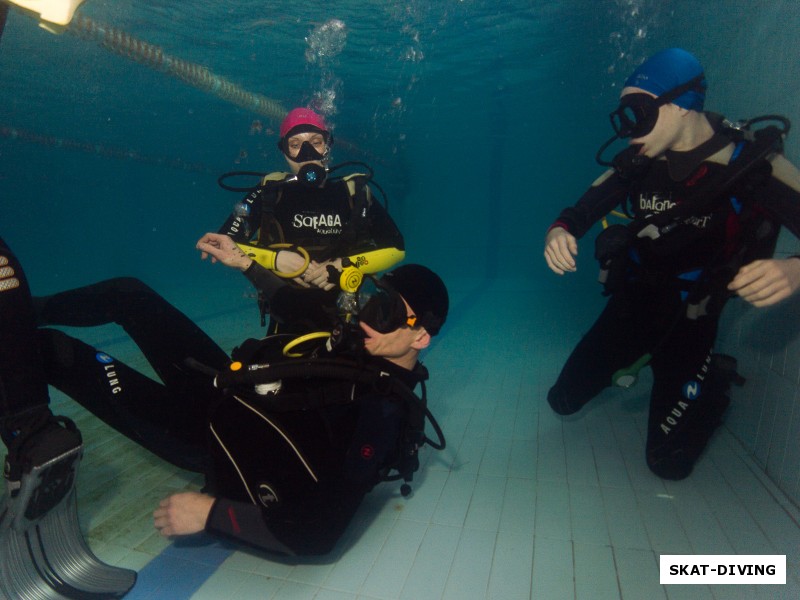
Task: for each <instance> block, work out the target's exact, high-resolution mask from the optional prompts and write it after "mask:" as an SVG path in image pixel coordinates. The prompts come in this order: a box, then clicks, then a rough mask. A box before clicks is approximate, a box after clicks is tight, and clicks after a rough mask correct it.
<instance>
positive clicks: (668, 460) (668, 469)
mask: <svg viewBox="0 0 800 600" xmlns="http://www.w3.org/2000/svg"><path fill="white" fill-rule="evenodd" d="M694 463H695V459H692V458H691V457H690V456H688V455H687V454H686V453H685V452H684V450H683V449H682V448H674V449H670V450H662V451H651V452H648V453H647V466H648V467H649V469H650V471H652V473H653V474H654V475H657V476H658V477H660V478H661V479H670V480H672V481H680V480H681V479H686V478H687V477H688V476H689V475H690V474H691V473H692V469H694Z"/></svg>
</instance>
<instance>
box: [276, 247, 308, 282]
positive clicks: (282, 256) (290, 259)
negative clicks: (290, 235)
mask: <svg viewBox="0 0 800 600" xmlns="http://www.w3.org/2000/svg"><path fill="white" fill-rule="evenodd" d="M305 264H306V259H305V258H304V257H303V255H302V254H299V253H297V252H292V251H291V250H280V251H279V252H278V255H277V256H276V257H275V270H276V271H277V272H278V273H294V272H296V271H300V270H301V269H302V268H303V267H304V266H305ZM293 281H295V282H297V283H298V284H300V285H301V286H302V287H306V288H307V287H311V286H309V285H308V284H307V283H306V282H305V281H303V274H301V275H300V276H298V277H295V278H294V280H293Z"/></svg>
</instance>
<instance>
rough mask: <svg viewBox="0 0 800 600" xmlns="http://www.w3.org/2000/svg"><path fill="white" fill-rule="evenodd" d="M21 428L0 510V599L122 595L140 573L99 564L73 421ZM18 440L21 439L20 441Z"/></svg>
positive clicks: (94, 599)
mask: <svg viewBox="0 0 800 600" xmlns="http://www.w3.org/2000/svg"><path fill="white" fill-rule="evenodd" d="M58 420H59V421H61V422H62V423H64V424H65V425H66V427H63V426H62V425H60V424H59V423H58V422H57V421H56V420H52V421H50V423H49V424H48V425H46V426H45V427H44V428H42V429H39V430H37V431H35V432H33V433H30V434H27V435H25V434H20V435H19V436H18V437H19V438H23V439H20V440H15V441H14V443H12V445H11V446H12V447H9V455H8V456H7V457H6V461H5V473H4V476H5V478H6V492H5V495H4V497H3V499H2V505H0V506H2V508H1V509H0V600H16V599H20V598H24V599H26V600H29V599H30V600H62V599H68V600H100V599H106V598H108V599H110V598H121V597H122V596H124V595H125V594H126V593H127V592H128V591H129V590H130V589H131V587H133V584H134V583H135V581H136V573H135V572H134V571H130V570H127V569H121V568H118V567H112V566H111V565H107V564H105V563H103V562H101V561H100V560H99V559H98V558H97V557H96V556H95V555H94V554H93V553H92V551H91V549H90V548H89V546H88V544H87V543H86V541H85V540H84V538H83V534H82V533H81V530H80V525H79V523H78V507H77V500H76V490H75V479H76V476H77V471H78V465H79V463H80V460H81V457H82V455H83V443H82V440H81V436H80V432H79V431H78V430H77V428H76V427H75V425H74V424H73V423H72V422H71V421H69V420H68V419H64V418H63V417H60V418H59V419H58ZM18 442H19V443H18Z"/></svg>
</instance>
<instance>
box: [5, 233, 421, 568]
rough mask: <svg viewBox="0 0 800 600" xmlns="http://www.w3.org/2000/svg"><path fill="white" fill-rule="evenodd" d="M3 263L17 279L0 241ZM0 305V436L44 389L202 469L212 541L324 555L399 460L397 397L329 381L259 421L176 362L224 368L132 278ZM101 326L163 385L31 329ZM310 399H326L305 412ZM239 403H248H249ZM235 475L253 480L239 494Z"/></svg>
mask: <svg viewBox="0 0 800 600" xmlns="http://www.w3.org/2000/svg"><path fill="white" fill-rule="evenodd" d="M0 256H5V257H10V261H9V263H10V264H11V265H13V268H14V269H15V272H16V275H17V278H18V281H21V282H22V283H24V277H23V276H22V270H21V268H20V266H19V264H18V263H17V262H16V260H15V259H14V257H13V255H11V253H10V250H9V249H7V248H5V247H4V246H2V245H0ZM0 273H2V272H0ZM272 277H274V276H272ZM0 303H1V304H0V308H2V312H1V313H0V315H2V320H0V341H2V342H3V343H2V347H0V350H2V354H0V377H1V378H0V398H2V406H1V407H2V411H3V412H2V414H0V417H4V419H3V420H2V421H0V424H3V425H5V426H6V427H5V431H6V432H7V433H8V434H9V435H12V434H13V431H12V430H13V428H14V427H15V426H16V425H17V424H18V423H19V422H20V420H19V419H20V415H23V416H24V414H25V413H26V412H27V411H28V409H29V408H41V407H42V406H44V407H46V404H47V402H48V396H47V384H48V383H49V384H51V385H53V386H54V387H56V388H57V389H59V390H61V391H63V392H64V393H66V394H67V395H69V396H70V397H72V398H73V399H75V400H76V401H77V402H79V403H80V404H82V405H83V406H84V407H86V408H87V409H88V410H89V411H91V412H92V413H94V414H95V415H97V416H98V417H99V418H101V419H102V420H103V421H105V422H106V423H108V424H109V425H111V426H112V427H114V428H115V429H117V430H118V431H120V432H121V433H123V434H124V435H126V436H127V437H129V438H130V439H132V440H134V441H136V442H137V443H139V444H140V445H142V446H143V447H145V448H147V449H148V450H150V451H152V452H154V453H155V454H157V455H158V456H160V457H161V458H163V459H165V460H167V461H169V462H170V463H172V464H175V465H176V466H179V467H181V468H185V469H189V470H194V471H198V472H203V473H205V474H206V480H207V483H208V491H209V492H211V493H213V494H214V495H215V496H216V497H217V501H216V503H215V505H214V508H213V510H212V513H211V515H210V518H209V521H208V523H207V530H208V531H210V532H212V533H215V534H218V535H223V536H225V537H229V538H233V539H236V540H238V541H240V542H242V543H246V544H250V545H253V546H257V547H259V548H262V549H264V550H267V551H271V552H277V553H282V554H297V555H303V554H324V553H327V552H329V551H330V550H331V549H332V548H333V546H334V545H335V543H336V542H337V540H338V539H339V537H340V536H341V534H342V532H343V531H344V529H345V528H346V527H347V524H348V523H349V522H350V520H351V518H352V517H353V515H354V513H355V511H356V509H357V508H358V506H359V504H360V502H361V500H362V498H363V496H364V495H365V494H366V493H367V492H369V491H370V489H372V487H373V486H374V485H375V484H376V483H378V481H379V480H380V478H379V471H380V470H381V469H382V468H384V467H385V466H386V463H387V461H390V460H393V459H395V458H396V454H395V453H396V452H397V451H398V447H399V438H400V436H401V434H402V432H403V426H404V423H405V422H406V421H405V413H404V411H403V406H404V405H403V404H402V403H401V402H400V401H399V399H398V397H397V396H395V395H393V394H391V393H386V390H385V389H384V390H383V391H378V390H377V389H376V388H375V387H374V386H370V385H365V384H358V385H355V384H350V383H342V382H341V381H337V380H330V379H319V380H314V379H309V380H303V381H301V382H299V383H293V382H292V381H287V382H284V389H283V390H282V391H281V397H284V396H285V397H286V398H288V399H289V401H291V400H292V399H294V398H296V399H297V401H298V402H304V404H303V406H304V407H305V408H304V409H303V410H288V411H287V410H285V409H284V410H282V411H279V412H277V413H275V414H273V413H271V412H270V411H269V410H263V411H262V412H263V414H262V415H261V416H260V417H256V416H254V413H253V411H252V410H251V408H249V407H246V406H245V404H243V402H242V401H241V400H240V399H237V398H235V397H233V396H230V397H226V396H224V395H223V394H222V393H221V392H220V391H219V390H217V389H216V388H214V386H213V383H212V378H211V377H210V375H207V374H204V373H201V372H199V371H198V370H195V369H193V368H191V367H190V366H188V364H187V362H186V359H187V358H190V359H194V360H196V361H198V362H199V363H202V364H204V365H206V366H208V367H210V368H212V369H215V370H221V369H226V368H227V366H228V365H229V364H230V359H229V358H228V356H227V354H226V353H225V352H224V351H223V350H222V349H221V348H219V347H218V346H217V345H216V344H215V343H214V342H213V340H211V339H210V338H209V337H208V336H207V335H206V334H205V333H204V332H203V331H202V330H201V329H200V328H198V327H197V326H196V325H195V324H194V323H193V322H192V321H191V320H190V319H189V318H188V317H186V316H185V315H183V314H182V313H181V312H180V311H178V310H177V309H176V308H174V307H173V306H171V305H170V304H169V303H168V302H167V301H166V300H164V299H163V298H161V297H160V296H159V295H158V294H156V293H155V292H154V291H153V290H152V289H150V288H149V287H147V286H146V285H145V284H143V283H142V282H140V281H139V280H136V279H131V278H119V279H112V280H108V281H104V282H101V283H98V284H95V285H90V286H86V287H83V288H79V289H75V290H70V291H67V292H62V293H59V294H55V295H53V296H48V297H44V298H35V299H33V303H32V301H31V296H30V292H29V291H28V289H27V286H26V285H20V286H17V287H15V288H14V289H13V290H11V291H10V292H0ZM34 307H35V311H34ZM34 314H35V315H36V319H34ZM11 315H14V317H15V318H13V319H12V318H6V316H11ZM37 322H38V325H39V326H40V327H39V328H38V329H37V328H36V325H37ZM105 323H117V324H119V325H120V326H122V327H123V328H124V330H125V331H126V333H127V334H128V335H129V336H130V337H131V338H132V340H133V341H134V342H136V344H137V345H138V346H139V348H140V349H141V350H142V352H143V354H144V356H145V358H146V359H147V360H148V362H149V363H150V365H151V366H152V367H153V369H154V370H155V372H156V374H157V375H158V377H159V378H160V380H161V381H155V380H153V379H150V378H149V377H146V376H145V375H143V374H141V373H140V372H138V371H136V370H135V369H133V368H131V367H129V366H128V365H126V364H124V363H123V362H121V361H120V360H118V359H117V358H115V357H113V356H111V355H109V354H107V353H105V352H103V351H101V350H98V349H96V348H93V347H92V346H89V345H88V344H85V343H84V342H82V341H80V340H78V339H76V338H74V337H72V336H70V335H68V334H66V333H64V332H63V331H60V330H56V329H52V328H49V327H42V326H47V325H65V326H75V327H89V326H95V325H101V324H105ZM363 360H364V361H365V363H364V364H365V365H366V366H367V367H377V368H379V369H380V370H382V371H385V372H388V373H391V374H393V375H394V376H396V377H397V378H399V380H401V381H403V382H404V383H405V384H406V385H407V386H408V387H409V388H413V387H414V386H415V385H416V384H417V383H418V382H419V381H420V380H421V379H422V378H423V375H422V374H423V373H424V371H421V370H419V369H416V370H414V371H413V372H412V371H408V370H406V369H402V368H399V367H397V366H395V365H393V364H392V363H389V362H388V361H386V360H384V359H381V358H376V357H369V356H366V357H363ZM309 398H311V402H310V404H309V401H308V399H309ZM315 398H323V399H324V401H323V402H319V403H317V404H314V399H315ZM246 402H248V403H249V404H250V405H251V406H255V407H258V402H257V398H256V401H253V400H246ZM290 406H292V405H291V404H290ZM210 424H211V426H210ZM234 462H235V463H236V464H235V465H234ZM309 473H313V477H311V476H310V475H309ZM242 477H247V478H248V479H250V480H252V481H254V482H255V483H254V484H253V486H252V487H251V488H250V489H248V488H246V487H245V486H244V485H243V483H242V481H243V480H242ZM262 484H263V486H268V487H263V486H262ZM267 489H268V490H269V493H266V492H265V491H264V490H267Z"/></svg>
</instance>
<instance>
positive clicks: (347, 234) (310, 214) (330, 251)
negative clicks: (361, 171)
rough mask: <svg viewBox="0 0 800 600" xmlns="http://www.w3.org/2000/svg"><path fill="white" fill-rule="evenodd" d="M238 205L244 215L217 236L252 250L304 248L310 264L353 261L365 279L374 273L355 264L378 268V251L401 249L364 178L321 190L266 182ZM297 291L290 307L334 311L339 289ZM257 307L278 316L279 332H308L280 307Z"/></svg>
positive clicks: (333, 181) (230, 219)
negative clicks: (285, 246) (287, 246)
mask: <svg viewBox="0 0 800 600" xmlns="http://www.w3.org/2000/svg"><path fill="white" fill-rule="evenodd" d="M272 175H273V176H277V175H280V174H272ZM351 190H352V193H351ZM242 205H244V206H247V207H248V209H247V211H248V212H247V215H246V216H243V215H241V214H237V212H236V211H234V213H232V214H231V215H230V216H229V217H228V219H227V220H226V221H225V223H224V224H223V225H222V227H220V229H219V233H224V234H227V235H229V236H231V237H232V238H233V239H234V240H236V241H237V242H244V243H251V244H252V243H254V242H253V240H257V245H259V246H261V247H269V246H270V245H272V244H282V243H288V244H293V245H296V246H301V247H303V248H304V249H305V250H307V251H308V253H309V256H310V258H311V260H315V261H318V262H323V261H326V260H331V259H335V258H341V257H346V256H347V257H356V258H355V259H354V261H353V262H354V263H356V266H359V267H361V268H363V270H365V271H366V272H370V273H371V272H374V271H375V270H372V269H369V266H370V265H369V264H360V262H361V261H366V262H367V263H369V262H370V261H372V262H374V263H380V262H383V261H384V260H385V257H384V255H382V251H384V250H385V251H387V253H392V252H395V251H403V249H404V243H403V236H402V234H401V233H400V230H399V229H398V228H397V225H395V223H394V221H393V220H392V218H391V217H390V216H389V213H388V212H387V211H386V209H385V208H384V207H383V205H382V204H381V203H380V202H378V201H376V200H375V199H374V198H373V196H372V193H371V191H370V188H369V187H368V185H367V181H366V179H365V177H363V176H360V175H356V176H353V177H352V178H350V180H349V181H346V180H344V179H329V180H327V181H326V182H325V185H324V186H323V187H309V186H305V185H302V184H300V183H298V182H297V181H290V182H283V181H280V180H278V181H273V180H270V181H265V184H264V187H263V188H261V189H260V190H259V191H257V192H253V193H251V194H249V195H248V196H246V197H245V198H244V199H243V200H242ZM390 264H391V263H389V264H387V267H388V266H390ZM378 270H383V269H382V268H381V269H378ZM245 275H247V276H250V275H251V274H250V273H246V274H245ZM337 283H338V282H337ZM301 289H303V294H302V295H296V296H294V297H293V300H294V301H298V302H301V303H303V304H308V303H313V304H321V305H323V306H326V307H328V308H329V309H331V310H333V309H334V307H335V304H336V297H337V296H338V287H337V288H334V289H333V290H330V291H323V290H322V289H320V288H311V289H305V288H301ZM261 304H262V310H264V311H268V312H270V313H271V314H273V315H276V314H277V315H282V321H281V323H280V331H283V332H286V331H306V330H307V324H306V323H303V322H300V323H298V322H297V321H296V320H295V319H294V317H293V315H287V312H286V311H285V310H283V308H282V307H280V308H277V309H275V308H274V307H271V306H268V305H266V304H267V303H265V302H263V299H262V302H261ZM295 312H299V311H295ZM277 329H278V322H276V320H275V318H274V316H273V319H272V322H271V323H270V328H269V332H275V331H276V330H277Z"/></svg>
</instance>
